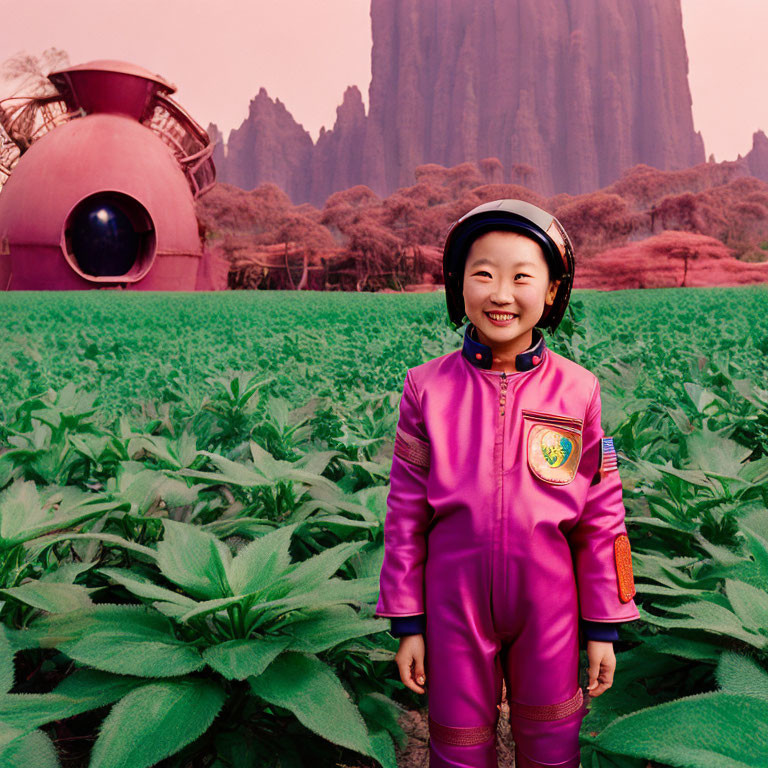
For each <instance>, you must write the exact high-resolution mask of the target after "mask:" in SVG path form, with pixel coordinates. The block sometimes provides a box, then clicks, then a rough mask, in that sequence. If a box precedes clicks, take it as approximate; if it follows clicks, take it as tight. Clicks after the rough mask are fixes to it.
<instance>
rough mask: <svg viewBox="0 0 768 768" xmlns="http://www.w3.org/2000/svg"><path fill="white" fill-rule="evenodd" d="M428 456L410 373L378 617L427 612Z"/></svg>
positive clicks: (391, 490)
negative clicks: (425, 578) (425, 584)
mask: <svg viewBox="0 0 768 768" xmlns="http://www.w3.org/2000/svg"><path fill="white" fill-rule="evenodd" d="M429 460H430V450H429V439H428V437H427V433H426V430H425V428H424V423H423V421H422V417H421V408H420V405H419V399H418V396H417V394H416V391H415V389H414V386H413V382H412V380H411V375H410V371H408V373H406V375H405V383H404V385H403V394H402V397H401V399H400V417H399V420H398V423H397V430H396V433H395V449H394V454H393V456H392V469H391V472H390V488H389V494H388V496H387V513H386V517H385V519H384V561H383V563H382V566H381V575H380V577H379V600H378V604H377V605H376V614H375V615H376V616H417V615H419V614H423V613H424V611H425V606H424V564H425V562H426V558H427V541H426V531H427V527H428V525H429V520H430V516H431V515H430V512H431V508H430V505H429V503H428V501H427V476H428V475H429Z"/></svg>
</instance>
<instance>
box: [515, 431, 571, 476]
mask: <svg viewBox="0 0 768 768" xmlns="http://www.w3.org/2000/svg"><path fill="white" fill-rule="evenodd" d="M527 452H528V467H529V468H530V470H531V472H533V474H534V475H536V477H538V478H540V479H541V480H544V481H545V482H547V483H552V484H554V485H566V484H567V483H570V482H571V481H572V480H573V478H574V477H576V470H577V469H578V466H579V459H580V458H581V435H580V434H579V433H578V432H572V431H571V430H568V429H564V428H563V427H557V428H554V427H551V426H549V425H544V424H533V425H532V426H531V428H530V431H529V432H528V451H527Z"/></svg>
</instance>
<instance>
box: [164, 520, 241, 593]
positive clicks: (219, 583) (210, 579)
mask: <svg viewBox="0 0 768 768" xmlns="http://www.w3.org/2000/svg"><path fill="white" fill-rule="evenodd" d="M163 527H164V528H165V535H164V537H163V540H162V541H160V542H158V545H157V564H158V566H159V567H160V570H161V571H162V572H163V575H164V576H165V577H166V578H168V579H170V580H171V581H173V582H174V583H176V584H178V585H179V586H180V587H183V588H184V589H185V590H186V591H187V592H189V594H190V595H192V596H193V597H196V598H201V599H204V600H206V599H207V600H212V599H215V598H219V597H227V596H229V595H231V594H232V591H231V590H230V588H229V582H228V580H227V571H228V570H229V568H230V564H231V561H232V553H231V552H230V551H229V548H228V547H227V546H226V544H224V543H223V542H221V541H219V540H218V539H217V538H216V537H215V536H212V535H211V534H210V533H206V532H205V531H203V530H201V529H200V527H199V526H197V525H193V524H191V523H177V522H175V521H173V520H163Z"/></svg>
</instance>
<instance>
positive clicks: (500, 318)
mask: <svg viewBox="0 0 768 768" xmlns="http://www.w3.org/2000/svg"><path fill="white" fill-rule="evenodd" d="M485 314H486V315H487V316H488V317H490V318H491V320H496V321H497V322H503V321H504V320H513V319H514V318H516V317H517V315H515V314H512V313H511V312H510V313H505V312H499V313H497V312H485ZM491 315H496V317H491Z"/></svg>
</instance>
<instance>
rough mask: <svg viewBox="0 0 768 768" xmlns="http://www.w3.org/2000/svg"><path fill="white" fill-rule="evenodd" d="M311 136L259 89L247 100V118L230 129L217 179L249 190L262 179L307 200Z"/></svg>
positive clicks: (295, 200) (276, 100)
mask: <svg viewBox="0 0 768 768" xmlns="http://www.w3.org/2000/svg"><path fill="white" fill-rule="evenodd" d="M313 149H314V145H313V144H312V137H311V136H310V135H309V133H308V132H307V131H305V130H304V128H303V127H302V126H301V125H299V124H298V123H297V122H296V121H295V120H294V119H293V117H292V115H291V113H290V112H289V111H288V110H287V109H286V108H285V105H284V104H283V103H282V102H281V101H280V99H275V100H274V101H273V100H272V99H271V98H270V97H269V95H268V94H267V91H266V89H264V88H261V89H260V90H259V93H258V95H257V96H256V97H255V98H254V99H251V104H250V108H249V110H248V117H247V118H246V119H245V120H244V121H243V123H242V125H241V126H240V127H239V128H237V129H236V130H234V131H230V133H229V140H228V141H227V157H226V160H225V162H224V173H223V175H222V176H220V177H219V180H220V181H226V182H227V183H229V184H234V185H235V186H238V187H242V188H243V189H253V188H254V187H256V186H258V185H259V184H261V183H262V182H264V181H271V182H274V183H275V184H277V185H278V186H279V187H281V188H282V189H283V190H284V191H285V192H287V193H288V195H289V196H290V197H291V199H292V200H293V201H294V202H303V201H306V200H307V199H308V193H309V185H308V184H307V180H308V176H309V174H308V172H307V171H308V169H309V167H310V162H311V158H312V152H313Z"/></svg>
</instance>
